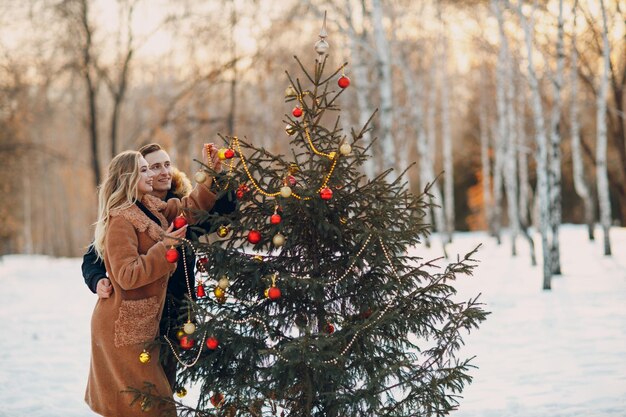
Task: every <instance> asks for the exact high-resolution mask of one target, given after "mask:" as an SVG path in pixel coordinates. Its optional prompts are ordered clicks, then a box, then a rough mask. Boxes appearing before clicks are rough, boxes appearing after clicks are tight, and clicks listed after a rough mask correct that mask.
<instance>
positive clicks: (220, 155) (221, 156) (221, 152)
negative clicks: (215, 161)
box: [217, 148, 226, 161]
mask: <svg viewBox="0 0 626 417" xmlns="http://www.w3.org/2000/svg"><path fill="white" fill-rule="evenodd" d="M217 157H218V158H219V159H220V161H223V160H225V159H226V148H220V149H219V150H218V151H217Z"/></svg>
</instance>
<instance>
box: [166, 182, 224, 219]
mask: <svg viewBox="0 0 626 417" xmlns="http://www.w3.org/2000/svg"><path fill="white" fill-rule="evenodd" d="M215 200H216V196H215V193H213V192H211V191H210V190H209V189H208V188H207V187H206V186H205V185H202V184H198V185H196V187H195V188H194V189H193V190H192V191H191V194H189V195H188V196H187V197H183V198H182V200H179V199H177V198H170V199H169V200H167V206H166V207H165V210H164V212H163V215H164V216H165V218H166V219H167V221H168V222H170V223H171V222H172V220H174V218H175V217H176V216H177V215H178V214H180V212H181V210H183V209H190V210H185V211H184V213H185V217H186V218H187V221H188V222H189V223H190V224H194V223H196V220H195V219H193V218H192V213H193V211H194V210H206V211H209V210H211V209H212V208H213V206H214V205H215Z"/></svg>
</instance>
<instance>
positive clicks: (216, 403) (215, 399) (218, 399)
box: [211, 392, 224, 408]
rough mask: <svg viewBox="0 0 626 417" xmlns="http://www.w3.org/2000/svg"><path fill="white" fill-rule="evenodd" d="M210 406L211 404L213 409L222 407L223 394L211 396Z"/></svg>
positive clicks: (217, 393)
mask: <svg viewBox="0 0 626 417" xmlns="http://www.w3.org/2000/svg"><path fill="white" fill-rule="evenodd" d="M211 404H213V407H215V408H220V407H222V406H223V405H224V394H221V393H219V392H216V393H215V394H213V396H211Z"/></svg>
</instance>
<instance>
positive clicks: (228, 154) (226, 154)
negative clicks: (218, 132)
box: [224, 148, 235, 159]
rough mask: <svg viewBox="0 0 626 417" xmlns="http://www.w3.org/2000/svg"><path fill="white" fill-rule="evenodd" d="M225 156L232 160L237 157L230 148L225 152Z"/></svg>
mask: <svg viewBox="0 0 626 417" xmlns="http://www.w3.org/2000/svg"><path fill="white" fill-rule="evenodd" d="M224 156H225V157H226V159H232V158H233V157H234V156H235V151H233V150H232V149H230V148H229V149H226V151H225V152H224Z"/></svg>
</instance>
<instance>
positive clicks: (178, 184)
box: [171, 167, 191, 199]
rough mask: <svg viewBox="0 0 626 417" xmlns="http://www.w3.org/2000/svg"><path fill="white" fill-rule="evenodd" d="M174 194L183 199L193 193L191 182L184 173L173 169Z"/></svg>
mask: <svg viewBox="0 0 626 417" xmlns="http://www.w3.org/2000/svg"><path fill="white" fill-rule="evenodd" d="M171 192H172V194H174V195H175V196H176V197H178V198H180V199H182V198H183V197H186V196H188V195H189V193H191V181H190V180H189V178H188V177H187V174H185V173H184V172H182V171H179V170H178V169H177V168H175V167H172V189H171Z"/></svg>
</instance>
